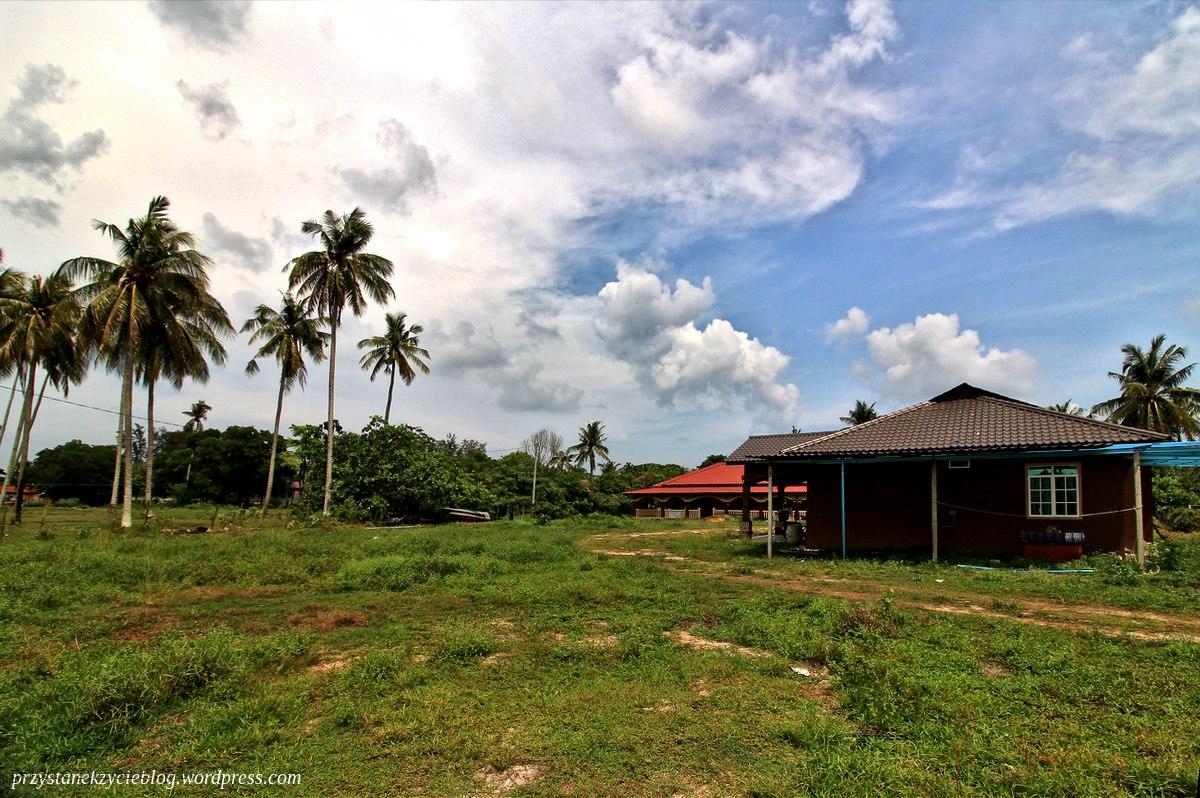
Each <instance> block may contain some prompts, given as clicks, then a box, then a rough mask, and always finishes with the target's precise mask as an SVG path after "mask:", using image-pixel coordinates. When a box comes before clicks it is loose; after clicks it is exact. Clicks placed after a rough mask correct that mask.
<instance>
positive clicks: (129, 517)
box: [121, 297, 134, 529]
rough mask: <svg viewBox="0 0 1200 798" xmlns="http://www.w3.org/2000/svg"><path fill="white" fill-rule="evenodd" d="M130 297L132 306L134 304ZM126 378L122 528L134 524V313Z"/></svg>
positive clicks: (131, 316)
mask: <svg viewBox="0 0 1200 798" xmlns="http://www.w3.org/2000/svg"><path fill="white" fill-rule="evenodd" d="M133 299H134V298H133V297H130V306H131V308H132V305H133ZM125 347H126V348H125V379H124V382H123V384H122V386H121V392H122V394H123V395H124V399H123V400H122V404H123V405H124V406H125V430H124V433H123V437H124V439H125V440H124V447H125V453H124V459H125V485H124V490H123V491H122V496H121V528H122V529H129V528H130V527H132V526H133V314H132V312H131V313H130V316H129V338H128V341H127V343H126V345H125Z"/></svg>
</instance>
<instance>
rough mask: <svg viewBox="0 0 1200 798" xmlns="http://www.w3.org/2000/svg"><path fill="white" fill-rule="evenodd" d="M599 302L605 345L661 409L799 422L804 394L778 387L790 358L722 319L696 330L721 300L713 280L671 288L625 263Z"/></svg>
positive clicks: (641, 268) (599, 322)
mask: <svg viewBox="0 0 1200 798" xmlns="http://www.w3.org/2000/svg"><path fill="white" fill-rule="evenodd" d="M599 298H600V302H601V308H602V309H601V314H600V316H599V318H598V319H597V320H596V331H597V333H598V334H599V336H600V339H601V341H603V343H604V345H605V347H606V348H607V349H608V351H609V352H610V353H611V354H612V355H614V356H615V357H617V358H619V359H620V360H622V361H624V362H626V363H628V364H629V365H630V366H631V367H632V368H633V370H634V373H635V375H636V377H637V379H638V382H639V383H640V384H641V385H642V387H643V388H644V389H646V390H647V391H648V392H649V393H650V394H651V395H652V396H653V397H654V398H655V400H656V401H657V402H658V403H659V404H660V405H663V406H672V405H674V404H676V403H693V404H698V405H702V406H711V407H716V406H727V405H729V404H738V403H741V404H743V405H744V406H745V407H746V408H748V409H751V410H754V411H758V412H760V413H762V414H763V415H765V416H770V417H771V418H772V419H773V420H780V421H790V420H792V419H793V418H794V415H795V412H796V407H797V405H798V403H799V400H800V394H799V391H798V390H797V388H796V386H795V385H791V384H784V383H782V382H781V375H782V374H783V372H784V371H785V370H786V369H787V366H788V363H789V362H790V358H788V356H787V355H784V354H783V353H782V352H780V351H779V350H778V349H776V348H774V347H771V346H766V345H765V344H763V343H762V342H760V341H759V340H757V339H755V338H751V337H750V336H749V335H747V334H746V333H745V332H742V331H741V330H737V329H735V328H734V326H733V325H732V324H730V323H729V322H728V321H726V320H724V319H713V320H712V321H710V322H709V323H708V324H707V325H705V326H703V327H699V326H697V324H696V317H697V316H698V315H699V314H701V313H703V312H704V311H706V310H707V309H708V308H709V307H710V306H711V305H712V304H713V302H714V300H715V299H716V296H715V293H714V291H713V287H712V282H711V280H709V279H708V278H705V280H704V283H703V285H702V286H696V285H694V284H692V283H691V282H689V281H687V280H684V279H679V280H676V281H675V285H674V288H673V289H672V287H671V286H670V285H668V284H667V283H664V282H663V280H662V278H660V277H659V276H658V275H657V274H655V273H654V272H652V271H650V270H649V268H647V264H645V263H643V264H630V263H628V262H625V261H621V262H619V263H618V264H617V279H616V280H615V281H613V282H610V283H608V284H606V285H605V286H604V287H603V288H602V289H600V293H599Z"/></svg>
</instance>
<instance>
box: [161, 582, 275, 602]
mask: <svg viewBox="0 0 1200 798" xmlns="http://www.w3.org/2000/svg"><path fill="white" fill-rule="evenodd" d="M282 592H283V588H280V587H226V586H223V585H196V586H195V587H189V588H187V589H186V590H181V591H179V593H178V596H177V597H178V599H179V600H180V601H187V602H191V601H221V600H223V599H230V598H249V599H254V598H266V597H268V596H278V595H279V594H280V593H282Z"/></svg>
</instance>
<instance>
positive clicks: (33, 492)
mask: <svg viewBox="0 0 1200 798" xmlns="http://www.w3.org/2000/svg"><path fill="white" fill-rule="evenodd" d="M22 493H23V494H24V499H22V501H23V502H24V503H26V504H33V503H34V502H38V501H41V499H42V492H41V491H39V490H38V489H37V488H35V487H33V486H32V485H26V486H25V489H24V490H23V491H22ZM16 500H17V486H16V485H9V486H8V489H7V490H6V491H5V493H4V503H5V504H14V503H15V502H16Z"/></svg>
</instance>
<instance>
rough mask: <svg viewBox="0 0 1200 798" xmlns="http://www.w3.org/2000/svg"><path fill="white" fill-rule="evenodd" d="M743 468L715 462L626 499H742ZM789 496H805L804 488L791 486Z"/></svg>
mask: <svg viewBox="0 0 1200 798" xmlns="http://www.w3.org/2000/svg"><path fill="white" fill-rule="evenodd" d="M742 472H743V466H742V465H741V464H740V463H713V464H712V465H707V466H704V467H703V468H697V469H696V470H695V471H689V472H687V473H686V474H680V475H679V476H677V477H671V478H670V479H664V480H663V481H662V482H659V483H658V484H657V485H651V486H650V487H648V488H640V489H638V490H627V491H625V495H626V496H678V495H691V496H694V495H696V494H704V495H707V496H714V495H716V496H719V495H731V496H740V495H741V493H742ZM750 492H751V493H766V492H767V483H766V482H759V483H758V484H757V485H752V486H750ZM786 492H787V493H789V494H794V493H804V492H805V487H804V486H803V485H790V486H788V488H787V490H786Z"/></svg>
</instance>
